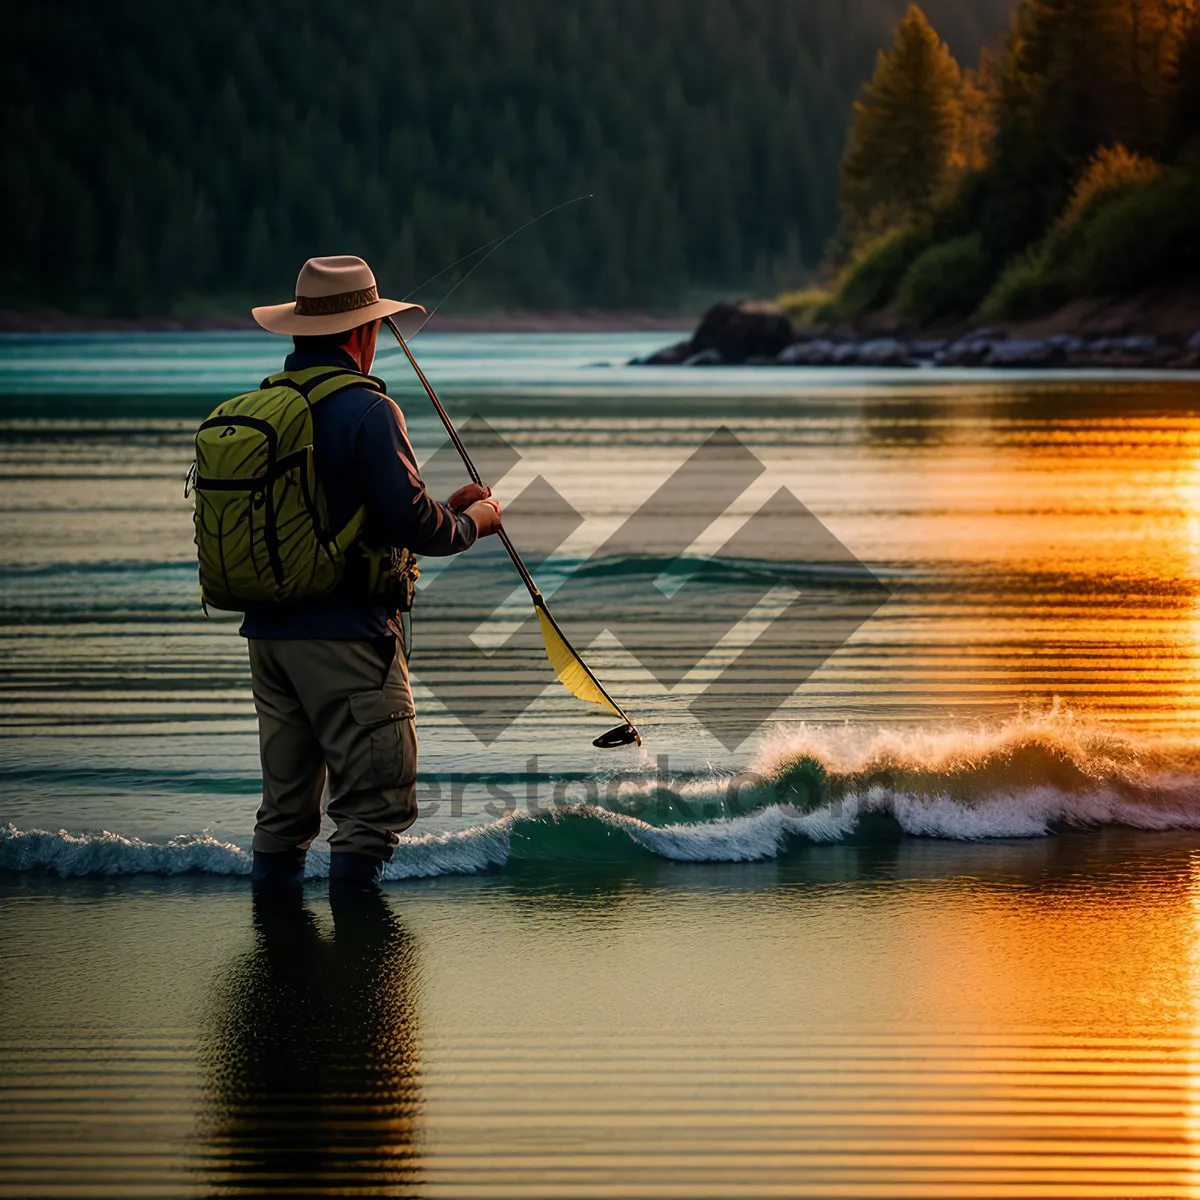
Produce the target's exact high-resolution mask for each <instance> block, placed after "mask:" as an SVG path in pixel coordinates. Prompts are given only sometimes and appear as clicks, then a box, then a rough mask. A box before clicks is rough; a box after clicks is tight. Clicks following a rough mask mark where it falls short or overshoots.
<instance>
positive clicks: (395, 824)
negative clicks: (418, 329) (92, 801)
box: [242, 255, 500, 888]
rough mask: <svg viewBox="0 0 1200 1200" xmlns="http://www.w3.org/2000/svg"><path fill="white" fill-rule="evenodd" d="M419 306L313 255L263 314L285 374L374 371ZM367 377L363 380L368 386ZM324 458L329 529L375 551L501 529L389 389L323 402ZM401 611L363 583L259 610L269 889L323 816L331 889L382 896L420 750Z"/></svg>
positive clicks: (426, 546)
mask: <svg viewBox="0 0 1200 1200" xmlns="http://www.w3.org/2000/svg"><path fill="white" fill-rule="evenodd" d="M423 311H424V310H423V309H421V308H420V306H419V305H413V304H403V303H400V302H399V301H395V300H381V299H379V295H378V291H377V288H376V285H375V276H374V275H373V274H372V272H371V269H370V267H368V266H367V264H366V263H365V262H363V260H362V259H360V258H355V257H352V256H348V255H342V256H337V257H333V258H313V259H309V261H308V262H307V263H305V264H304V267H303V269H302V270H301V272H300V275H299V278H298V279H297V281H296V299H295V301H294V302H288V303H285V304H277V305H270V306H267V307H263V308H256V309H254V310H253V312H254V318H255V320H256V321H257V322H258V323H259V324H260V325H261V326H262V327H263V328H264V329H266V330H268V331H270V332H271V333H278V334H285V335H291V336H292V337H293V338H294V339H295V349H294V350H293V352H292V353H291V354H289V355H288V356H287V359H286V361H285V364H284V369H285V370H286V371H289V372H292V371H303V370H304V369H306V368H312V367H321V366H329V367H341V368H345V369H347V370H350V371H353V372H358V373H361V374H363V375H369V374H370V371H371V366H372V362H373V360H374V357H375V343H376V340H377V338H378V335H379V326H380V324H381V321H382V319H383V318H384V317H385V316H392V315H395V314H401V316H400V321H401V323H404V322H405V321H409V322H411V321H412V320H413V318H419V317H420V316H421V314H422V313H423ZM364 382H365V381H364ZM312 421H313V463H314V468H315V474H316V478H317V480H318V481H319V484H320V486H321V488H322V489H323V490H324V494H325V501H326V504H327V507H328V512H329V524H330V528H332V529H335V530H336V529H340V528H342V527H343V526H345V525H346V524H347V522H348V521H349V520H350V518H351V516H352V514H357V513H358V511H359V510H360V509H362V510H364V512H365V520H364V523H363V526H362V530H361V533H360V534H359V540H360V541H361V542H362V543H363V544H364V545H374V546H384V547H398V548H400V547H402V548H405V549H407V550H409V551H411V552H412V553H413V554H431V555H448V554H459V553H461V552H462V551H464V550H467V549H469V548H470V547H471V546H472V545H473V544H474V542H475V540H476V538H480V537H486V536H487V535H488V534H491V533H494V532H495V531H496V529H497V528H498V527H499V524H500V505H499V503H498V502H497V501H496V500H494V499H492V498H491V496H490V492H489V490H488V489H486V488H482V487H479V486H478V485H477V484H468V485H467V486H465V487H462V488H459V490H458V491H457V492H455V493H454V495H453V496H451V497H450V499H449V500H448V501H447V502H446V503H445V504H439V503H438V502H437V501H436V500H433V499H432V498H431V497H430V496H429V495H428V494H427V493H426V491H425V485H424V484H423V483H422V482H421V477H420V475H419V473H418V471H417V466H416V457H415V456H414V454H413V450H412V446H411V445H410V444H409V441H408V435H407V431H406V428H405V424H404V417H403V415H402V414H401V412H400V409H399V408H397V407H396V404H395V403H394V402H393V401H392V400H391V399H389V398H388V396H387V395H386V394H384V393H383V392H382V391H378V390H373V389H371V388H369V387H367V386H357V387H349V388H345V389H344V390H341V391H338V392H336V393H334V394H332V395H329V396H327V397H326V398H324V399H323V400H321V402H320V403H318V404H313V405H312ZM398 631H399V626H398V624H397V614H396V612H395V604H394V603H393V604H391V605H389V604H387V603H384V602H381V601H378V600H373V599H371V598H369V597H368V596H367V594H366V592H365V589H363V588H362V587H361V585H360V584H359V583H358V582H357V581H356V580H354V579H351V578H347V579H346V580H345V581H343V583H341V584H339V586H338V588H337V590H335V591H334V592H332V593H331V594H329V595H327V596H324V597H322V598H321V599H320V600H317V601H312V602H308V603H301V604H295V605H290V606H269V607H261V608H257V609H253V610H250V611H247V613H246V615H245V619H244V621H243V622H242V634H243V636H244V637H246V638H247V639H248V644H249V651H250V673H251V678H252V680H253V685H254V706H255V709H256V711H257V713H258V730H259V747H260V753H261V757H262V771H263V801H262V807H261V808H260V809H259V811H258V819H257V823H256V825H255V829H254V863H253V868H252V871H251V880H252V882H253V884H254V885H255V886H256V887H257V888H265V887H272V886H277V885H282V886H298V885H299V883H300V881H301V880H302V879H303V876H304V860H305V853H306V851H307V850H308V847H309V846H310V845H311V844H312V840H313V838H314V837H315V836H316V835H317V833H318V831H319V828H320V823H321V798H322V795H323V793H324V791H325V787H326V783H328V790H329V802H328V805H327V810H326V811H327V812H328V814H329V816H330V817H331V818H332V820H333V822H334V824H335V826H336V831H335V832H334V834H333V835H332V836H331V837H330V850H331V856H330V868H329V874H330V883H331V886H332V887H339V886H343V887H351V888H361V887H372V886H373V885H374V881H375V880H377V879H378V878H379V874H380V872H381V870H382V867H383V863H384V862H386V861H387V860H388V859H390V858H391V856H392V847H393V845H394V844H395V841H396V835H397V834H399V833H400V832H401V831H402V830H404V829H407V828H408V826H409V825H411V824H412V822H413V821H414V820H415V819H416V815H417V810H416V800H415V796H414V788H415V781H416V770H417V740H416V732H415V729H414V725H413V716H414V712H413V700H412V692H411V690H410V688H409V682H408V669H407V665H406V662H405V655H404V652H403V647H402V646H398V640H397V635H398Z"/></svg>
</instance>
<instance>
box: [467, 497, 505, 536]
mask: <svg viewBox="0 0 1200 1200" xmlns="http://www.w3.org/2000/svg"><path fill="white" fill-rule="evenodd" d="M471 486H472V487H474V484H472V485H471ZM467 516H468V517H470V518H471V520H472V521H474V522H475V529H476V530H477V535H478V536H479V537H487V536H488V534H489V533H495V532H496V530H497V529H499V528H500V501H499V500H493V499H492V498H491V497H490V496H489V497H488V498H487V499H486V500H476V501H475V503H474V504H472V505H471V507H470V508H468V509H467Z"/></svg>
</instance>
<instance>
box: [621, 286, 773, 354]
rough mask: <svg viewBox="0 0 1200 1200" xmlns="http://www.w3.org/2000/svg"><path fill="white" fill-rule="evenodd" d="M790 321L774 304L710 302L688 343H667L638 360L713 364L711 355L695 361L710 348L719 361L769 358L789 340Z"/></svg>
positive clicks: (759, 302)
mask: <svg viewBox="0 0 1200 1200" xmlns="http://www.w3.org/2000/svg"><path fill="white" fill-rule="evenodd" d="M794 336H795V334H794V333H793V331H792V323H791V322H790V321H789V320H788V319H787V317H786V316H785V315H784V312H783V310H782V309H781V308H779V307H778V306H777V305H775V304H766V303H763V302H761V301H753V300H746V301H743V302H742V303H741V304H727V303H725V302H724V301H722V302H721V303H720V304H714V305H713V306H712V308H710V309H709V310H708V312H706V313H705V314H704V316H703V317H701V319H700V325H699V327H698V328H697V330H696V332H695V333H694V334H693V335H692V339H691V341H689V342H679V343H678V344H677V345H674V346H667V347H666V348H665V349H663V350H659V351H658V352H657V353H656V354H651V355H650V356H649V357H647V358H644V359H642V362H643V364H645V365H649V366H666V365H669V364H674V363H687V362H689V361H691V362H692V363H693V365H695V366H700V365H702V363H703V364H713V363H716V362H717V361H718V360H717V359H715V358H713V357H712V356H711V355H710V356H708V357H706V358H704V359H703V360H702V361H701V362H696V361H695V360H697V359H698V358H699V356H700V355H702V354H706V352H707V351H710V350H711V351H714V352H715V353H716V354H719V355H720V360H719V361H720V362H723V363H744V362H745V361H746V360H747V359H751V358H756V359H766V360H772V359H774V358H775V356H776V355H777V354H778V353H779V352H780V351H781V350H782V349H783V348H784V347H785V346H787V345H789V344H790V343H791V341H792V338H793V337H794Z"/></svg>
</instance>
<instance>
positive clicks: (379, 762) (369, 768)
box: [349, 688, 417, 788]
mask: <svg viewBox="0 0 1200 1200" xmlns="http://www.w3.org/2000/svg"><path fill="white" fill-rule="evenodd" d="M349 703H350V715H351V716H352V717H353V718H354V722H355V724H356V725H357V726H359V727H360V730H361V744H362V749H361V751H360V754H359V755H356V756H355V757H356V759H357V762H358V764H359V768H360V772H361V775H362V777H363V782H364V783H366V784H367V785H368V786H375V787H380V786H382V787H389V788H393V787H403V786H405V785H407V784H409V783H411V782H412V781H413V779H414V778H415V777H416V769H417V745H416V734H415V732H414V730H413V712H412V709H411V708H407V709H406V708H405V707H401V708H399V709H397V708H394V707H393V704H394V700H393V699H392V698H390V697H389V696H388V695H387V694H386V693H385V692H384V691H383V690H382V689H378V688H376V689H372V690H370V691H365V692H354V693H352V694H351V696H350V701H349Z"/></svg>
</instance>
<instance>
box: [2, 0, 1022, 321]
mask: <svg viewBox="0 0 1200 1200" xmlns="http://www.w3.org/2000/svg"><path fill="white" fill-rule="evenodd" d="M1009 3H1010V0H972V3H971V4H970V5H969V6H968V5H964V4H962V3H961V0H936V2H935V0H930V7H931V11H932V12H933V14H934V17H935V19H936V20H938V22H939V24H940V26H941V28H942V30H943V32H944V33H945V34H946V35H947V36H948V37H949V38H950V40H951V43H952V44H953V45H954V46H955V48H956V49H957V50H958V51H959V52H960V53H967V54H972V55H973V54H974V53H975V51H976V50H977V48H978V46H979V44H980V43H981V42H982V41H984V40H986V39H987V38H988V37H994V36H996V35H997V34H998V33H999V32H1000V31H1001V30H1002V28H1003V24H1004V21H1005V19H1006V14H1007V9H1008V7H1009ZM900 9H901V0H503V2H499V3H493V2H491V0H406V2H405V3H404V4H403V5H400V6H391V7H389V6H387V5H383V6H381V5H378V4H375V3H367V2H366V0H341V2H340V3H338V4H326V3H321V4H318V3H312V2H311V0H270V2H267V0H193V2H192V3H189V4H161V3H153V2H152V0H41V2H40V3H37V4H26V5H10V6H8V7H7V9H6V14H5V21H4V23H5V39H4V49H3V50H2V51H0V54H2V55H3V59H4V67H5V82H6V86H5V89H4V96H3V100H2V101H0V105H2V106H3V138H2V139H0V157H2V159H3V186H2V187H0V222H2V223H3V228H4V230H5V233H6V245H7V246H8V247H9V250H8V252H7V253H6V254H5V255H4V262H3V266H2V267H0V303H2V304H4V305H6V306H10V307H11V306H18V307H20V306H28V305H31V304H41V303H48V304H53V305H56V306H60V307H64V308H67V309H69V310H85V311H86V310H91V311H97V312H105V311H107V312H117V313H122V314H138V313H151V312H153V313H161V312H166V311H169V310H171V309H172V308H176V309H178V308H179V307H180V306H181V305H185V304H188V303H192V304H195V303H196V302H197V298H200V299H207V302H208V303H209V304H220V303H227V304H232V303H234V302H237V303H238V304H240V303H241V302H242V300H243V298H245V297H248V296H251V295H253V296H255V297H257V298H274V297H276V296H280V295H286V294H287V291H288V289H289V287H290V285H291V282H292V280H293V279H294V277H295V272H296V270H297V268H298V266H299V264H300V262H302V261H303V259H304V258H306V257H307V256H309V255H311V254H324V253H336V252H343V251H348V252H355V253H361V254H363V255H364V256H365V257H367V258H368V259H369V260H370V261H371V262H372V263H373V264H374V265H375V266H376V270H377V273H378V274H379V276H380V280H381V284H382V285H383V286H384V287H385V288H386V289H388V290H390V291H392V292H397V291H398V292H400V293H403V292H406V291H407V290H408V289H409V288H410V287H411V286H412V285H413V284H415V283H418V282H420V281H421V280H422V279H424V278H425V277H426V276H428V275H430V274H432V273H433V272H435V271H437V270H439V269H440V268H441V267H443V266H445V265H446V264H447V263H449V262H451V261H452V260H454V259H455V258H457V257H459V256H460V255H462V254H463V253H465V252H466V251H468V250H470V249H471V248H473V247H474V246H476V245H477V244H479V243H481V242H484V241H486V240H488V239H489V238H492V237H495V236H497V235H499V234H501V233H504V232H507V231H508V230H509V229H511V228H512V227H513V226H515V225H517V224H519V223H520V222H522V221H524V220H526V219H527V218H528V217H530V216H531V215H533V214H535V213H537V212H539V211H541V210H542V209H544V208H547V207H549V206H550V205H552V204H555V203H558V202H559V201H562V200H564V199H566V198H568V197H571V196H574V195H578V194H581V193H584V192H594V193H595V199H593V200H590V201H587V202H586V203H584V204H581V205H579V206H576V207H573V208H571V209H568V210H567V211H566V212H564V213H562V214H558V215H556V216H554V217H551V218H549V219H547V220H546V221H544V222H542V223H540V224H539V225H538V226H535V227H534V228H533V229H530V230H529V231H528V232H527V233H525V234H522V235H521V238H520V239H519V240H518V241H516V242H514V243H513V244H512V246H511V247H506V248H505V250H504V251H502V252H500V253H499V254H497V256H496V258H495V259H494V260H493V262H492V263H489V265H488V268H487V269H486V270H485V271H481V272H479V274H478V275H477V276H476V277H474V278H473V279H472V280H471V283H470V284H469V285H468V286H467V287H465V288H464V289H463V292H464V293H469V295H468V296H465V297H464V301H463V302H464V303H468V302H472V301H473V302H474V303H476V304H487V303H495V304H506V305H524V306H529V307H558V306H570V305H580V304H586V305H609V306H634V305H638V306H649V305H655V306H670V305H675V304H678V303H680V302H681V301H683V300H684V299H685V298H686V296H687V294H688V292H689V290H692V289H701V288H733V287H746V286H757V287H763V286H768V285H769V284H771V283H772V282H776V281H784V280H786V279H787V278H788V277H795V276H799V275H800V274H802V273H803V271H804V269H805V267H809V268H811V266H812V265H814V264H815V263H816V262H817V261H818V260H819V259H820V257H821V255H822V253H823V250H824V247H825V245H826V243H827V241H828V238H829V236H830V234H831V232H832V231H833V229H834V228H835V226H836V223H837V220H838V217H837V196H836V178H837V162H838V157H839V154H840V151H841V145H842V140H843V136H844V133H845V129H846V120H847V111H848V106H849V102H850V100H851V98H852V96H853V95H854V93H855V91H856V90H857V87H858V84H859V82H860V81H861V79H862V78H863V76H864V75H865V74H866V72H867V71H868V70H869V67H870V63H871V61H872V58H873V57H874V55H875V52H876V50H877V48H878V47H879V46H880V45H881V44H883V43H884V42H885V41H886V38H887V35H888V30H889V29H890V28H891V26H892V24H893V23H894V22H895V20H896V19H897V17H898V16H899V15H900ZM432 294H433V295H435V296H436V294H437V291H436V289H434V290H433V293H432ZM460 295H462V293H460Z"/></svg>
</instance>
